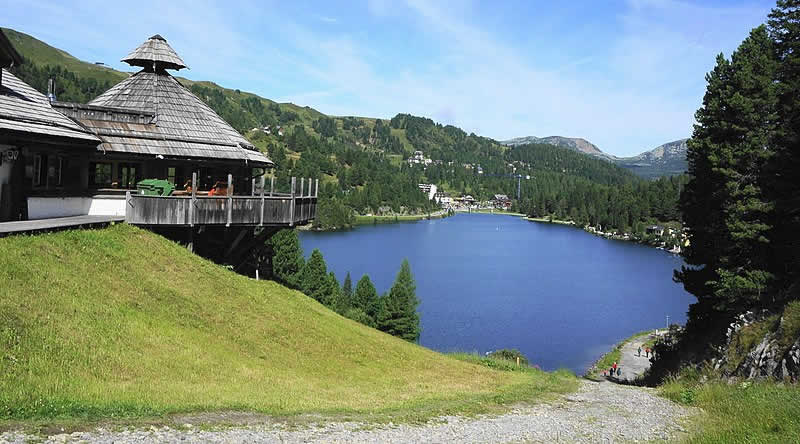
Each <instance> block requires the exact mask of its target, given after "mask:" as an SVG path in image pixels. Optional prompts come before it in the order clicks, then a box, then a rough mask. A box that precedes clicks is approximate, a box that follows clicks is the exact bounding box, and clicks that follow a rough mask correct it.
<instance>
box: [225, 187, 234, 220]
mask: <svg viewBox="0 0 800 444" xmlns="http://www.w3.org/2000/svg"><path fill="white" fill-rule="evenodd" d="M232 217H233V174H228V223H226V224H225V226H226V227H230V226H231V218H232Z"/></svg>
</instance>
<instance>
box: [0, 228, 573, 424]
mask: <svg viewBox="0 0 800 444" xmlns="http://www.w3.org/2000/svg"><path fill="white" fill-rule="evenodd" d="M0 365H2V368H0V418H6V419H9V418H53V417H107V416H112V415H113V416H131V415H134V416H135V415H159V414H164V413H170V412H185V411H193V410H217V409H241V410H253V411H259V412H266V413H272V414H291V413H298V412H367V411H369V412H389V413H391V412H394V411H399V412H420V411H424V412H427V414H437V413H442V412H450V411H457V410H458V411H478V410H481V409H482V408H484V407H485V406H491V405H496V404H498V403H501V402H507V401H514V400H525V399H536V398H538V397H540V396H541V395H543V394H550V393H554V392H563V391H567V390H570V389H572V388H574V387H575V386H576V384H577V383H576V380H575V378H574V377H572V376H570V375H567V374H562V373H556V374H546V373H541V372H538V371H530V372H527V371H526V372H501V371H496V370H492V369H490V368H487V367H485V366H480V365H476V364H474V363H469V362H464V361H461V360H457V359H454V358H452V357H448V356H445V355H441V354H438V353H435V352H433V351H430V350H428V349H425V348H423V347H419V346H416V345H413V344H409V343H406V342H404V341H401V340H399V339H396V338H393V337H391V336H388V335H385V334H383V333H380V332H378V331H375V330H373V329H370V328H367V327H364V326H362V325H360V324H357V323H355V322H352V321H350V320H347V319H345V318H343V317H340V316H338V315H337V314H335V313H333V312H331V311H330V310H328V309H326V308H324V307H323V306H322V305H320V304H318V303H316V302H314V301H313V300H311V299H309V298H307V297H306V296H304V295H302V294H301V293H298V292H296V291H292V290H289V289H287V288H285V287H283V286H281V285H278V284H276V283H273V282H266V281H260V282H259V281H254V280H251V279H248V278H245V277H242V276H239V275H237V274H235V273H233V272H230V271H228V270H226V269H225V268H223V267H220V266H218V265H215V264H213V263H210V262H208V261H205V260H203V259H201V258H199V257H197V256H194V255H192V254H190V253H189V252H188V251H186V249H184V248H182V247H181V246H179V245H177V244H174V243H172V242H170V241H167V240H165V239H163V238H161V237H159V236H156V235H154V234H151V233H149V232H147V231H144V230H140V229H137V228H133V227H130V226H128V225H117V226H114V227H111V228H108V229H104V230H94V231H68V232H62V233H56V234H47V235H40V236H25V237H8V238H4V239H0Z"/></svg>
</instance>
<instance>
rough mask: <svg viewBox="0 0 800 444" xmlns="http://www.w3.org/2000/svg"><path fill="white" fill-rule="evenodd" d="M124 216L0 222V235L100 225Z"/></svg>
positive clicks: (122, 219)
mask: <svg viewBox="0 0 800 444" xmlns="http://www.w3.org/2000/svg"><path fill="white" fill-rule="evenodd" d="M124 220H125V218H123V217H118V216H72V217H57V218H54V219H37V220H23V221H15V222H2V223H0V237H3V236H8V235H12V234H24V233H37V232H42V231H57V230H66V229H70V228H87V227H102V226H106V225H109V224H111V223H114V222H122V221H124Z"/></svg>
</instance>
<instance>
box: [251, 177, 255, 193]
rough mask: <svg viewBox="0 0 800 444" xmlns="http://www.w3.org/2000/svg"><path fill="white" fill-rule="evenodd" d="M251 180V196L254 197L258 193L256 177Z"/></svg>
mask: <svg viewBox="0 0 800 444" xmlns="http://www.w3.org/2000/svg"><path fill="white" fill-rule="evenodd" d="M251 182H252V183H251V184H250V196H251V197H252V196H255V195H256V178H255V177H254V178H253V179H252V180H251Z"/></svg>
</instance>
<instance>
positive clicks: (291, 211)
mask: <svg viewBox="0 0 800 444" xmlns="http://www.w3.org/2000/svg"><path fill="white" fill-rule="evenodd" d="M296 180H297V178H296V177H292V192H291V194H290V195H291V202H290V203H289V226H290V227H293V226H294V184H295V181H296Z"/></svg>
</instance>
